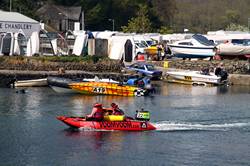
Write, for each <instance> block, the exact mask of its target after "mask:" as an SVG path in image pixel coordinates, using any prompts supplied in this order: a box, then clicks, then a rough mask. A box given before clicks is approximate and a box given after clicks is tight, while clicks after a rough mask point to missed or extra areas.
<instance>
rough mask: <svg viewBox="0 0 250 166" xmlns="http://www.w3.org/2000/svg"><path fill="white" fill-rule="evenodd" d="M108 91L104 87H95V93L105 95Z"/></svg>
mask: <svg viewBox="0 0 250 166" xmlns="http://www.w3.org/2000/svg"><path fill="white" fill-rule="evenodd" d="M105 91H106V89H105V88H104V87H94V89H93V92H94V93H105Z"/></svg>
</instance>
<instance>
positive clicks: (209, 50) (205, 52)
mask: <svg viewBox="0 0 250 166" xmlns="http://www.w3.org/2000/svg"><path fill="white" fill-rule="evenodd" d="M169 47H170V49H171V51H172V54H173V55H174V56H175V57H179V58H207V57H213V56H214V55H215V51H214V47H203V48H201V47H200V48H199V47H188V46H175V45H169Z"/></svg>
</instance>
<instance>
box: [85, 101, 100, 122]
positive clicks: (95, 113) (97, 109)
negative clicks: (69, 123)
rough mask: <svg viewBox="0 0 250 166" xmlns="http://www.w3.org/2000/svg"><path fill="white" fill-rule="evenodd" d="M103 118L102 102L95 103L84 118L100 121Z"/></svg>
mask: <svg viewBox="0 0 250 166" xmlns="http://www.w3.org/2000/svg"><path fill="white" fill-rule="evenodd" d="M103 118H104V110H103V108H102V104H99V103H96V104H95V105H94V107H93V109H92V112H91V114H89V115H87V116H86V120H93V121H102V120H103Z"/></svg>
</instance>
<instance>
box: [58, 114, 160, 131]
mask: <svg viewBox="0 0 250 166" xmlns="http://www.w3.org/2000/svg"><path fill="white" fill-rule="evenodd" d="M118 118H119V117H118ZM57 119H58V120H60V121H62V122H64V123H65V124H67V125H68V126H70V127H73V128H84V129H90V130H91V129H93V130H121V131H147V130H155V129H156V128H155V127H154V126H153V125H152V124H151V123H149V122H148V121H145V120H134V119H131V118H126V117H125V118H124V120H122V121H117V120H114V121H113V120H112V119H109V120H105V119H107V118H104V120H103V121H87V120H86V119H85V118H84V117H66V116H58V117H57ZM113 119H117V118H114V116H113Z"/></svg>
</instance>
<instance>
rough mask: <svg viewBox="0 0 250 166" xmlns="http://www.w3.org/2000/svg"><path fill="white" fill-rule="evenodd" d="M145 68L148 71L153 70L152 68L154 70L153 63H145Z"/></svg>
mask: <svg viewBox="0 0 250 166" xmlns="http://www.w3.org/2000/svg"><path fill="white" fill-rule="evenodd" d="M147 69H148V71H153V70H155V68H154V66H153V65H147Z"/></svg>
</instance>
